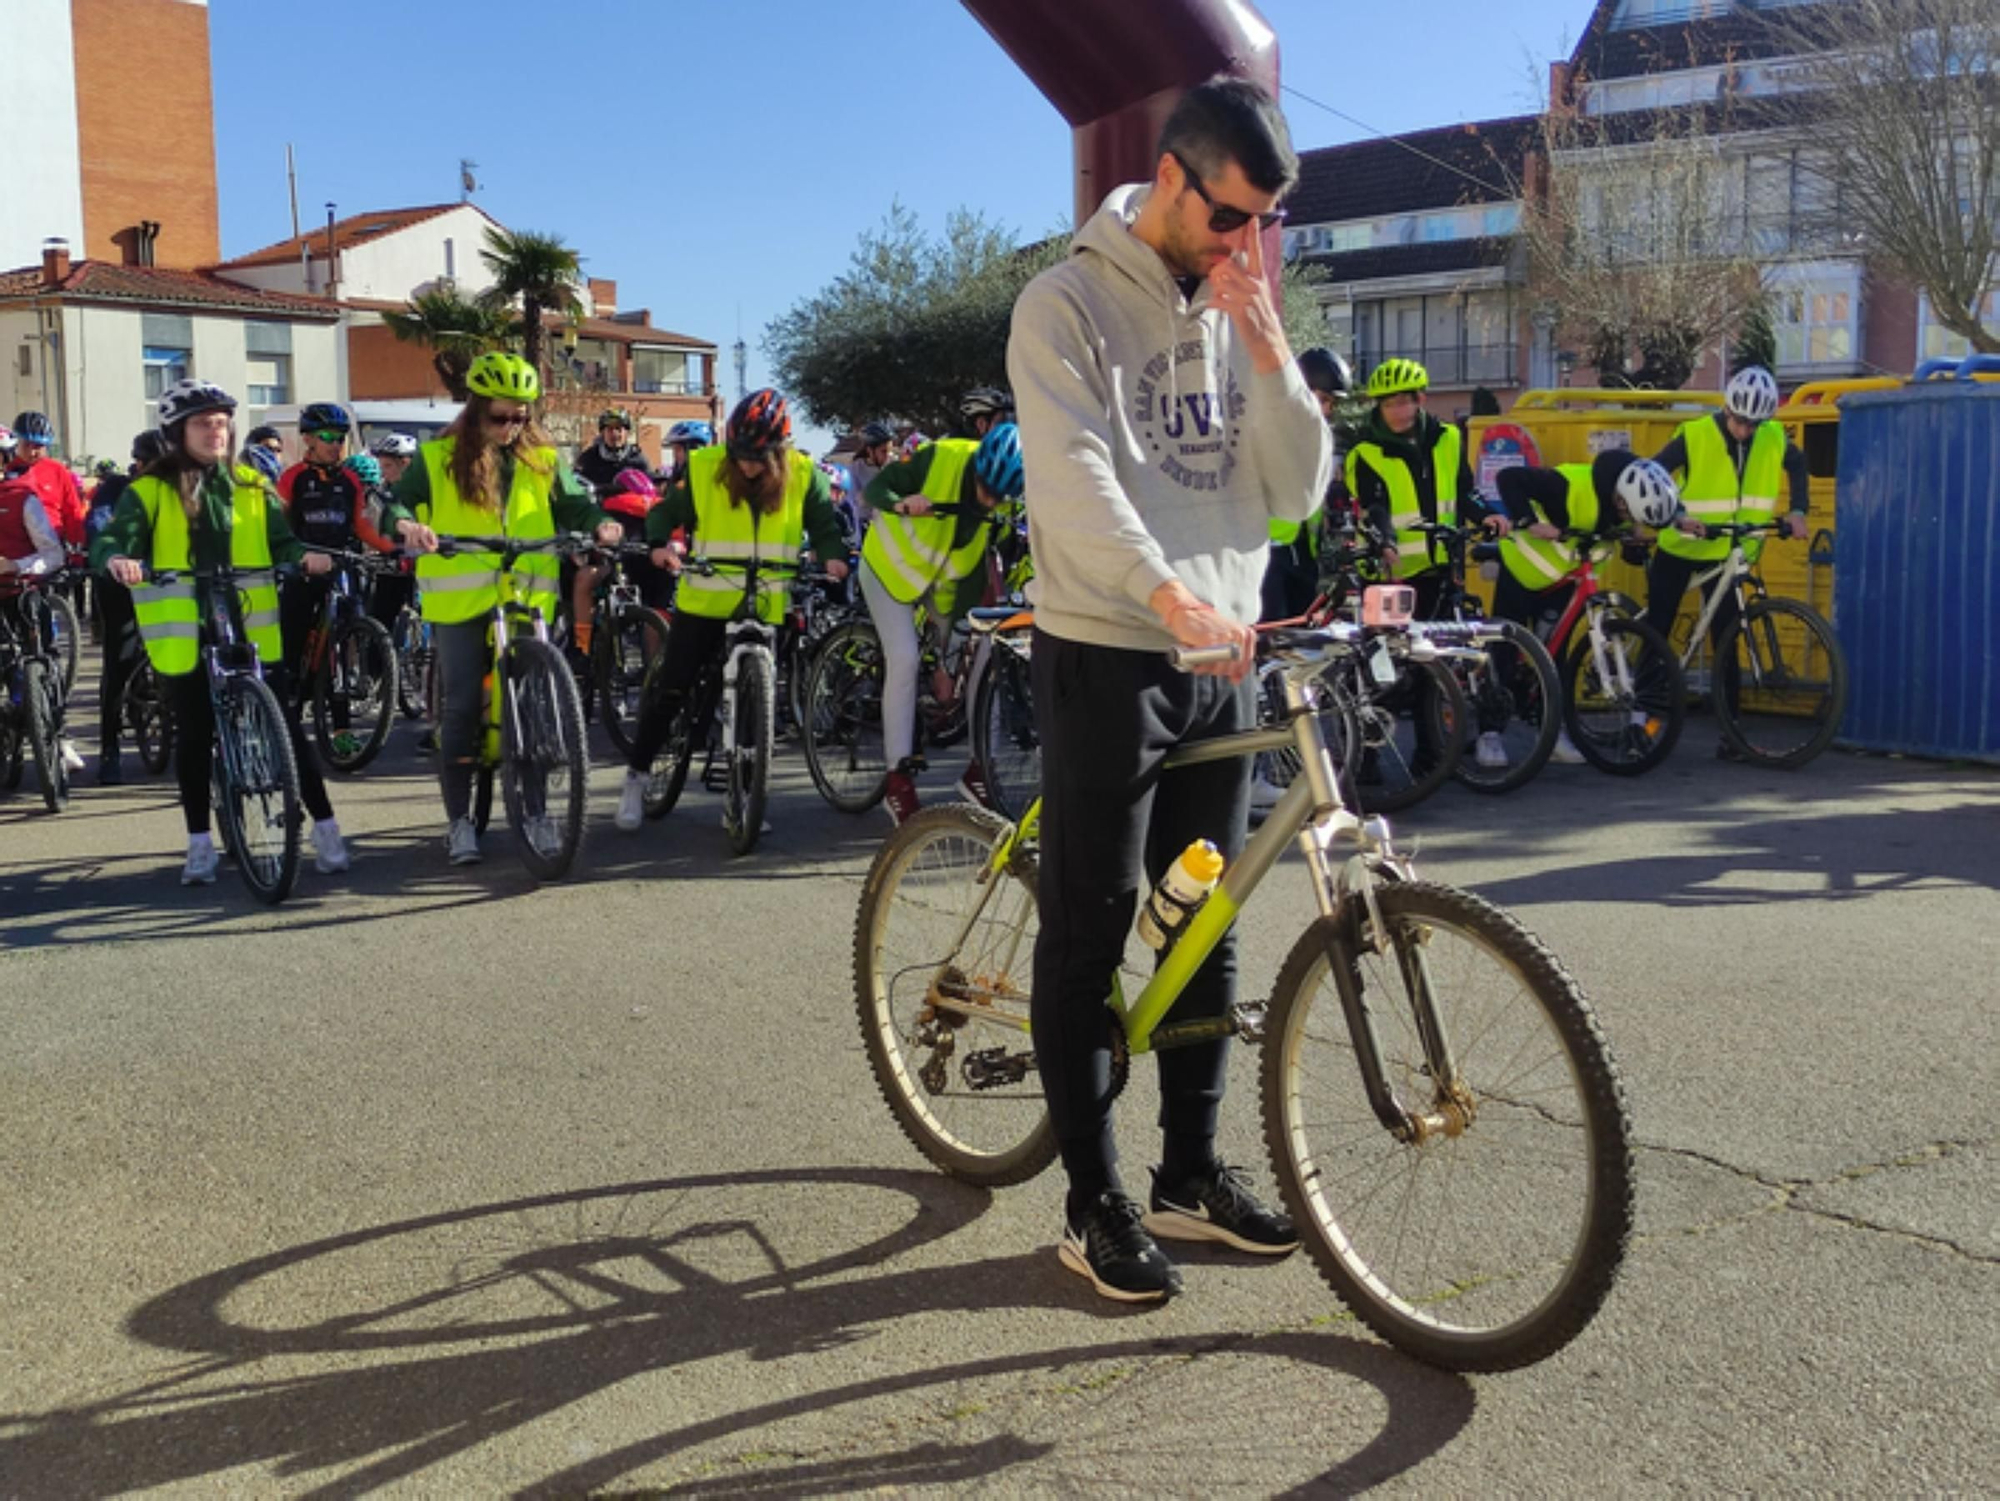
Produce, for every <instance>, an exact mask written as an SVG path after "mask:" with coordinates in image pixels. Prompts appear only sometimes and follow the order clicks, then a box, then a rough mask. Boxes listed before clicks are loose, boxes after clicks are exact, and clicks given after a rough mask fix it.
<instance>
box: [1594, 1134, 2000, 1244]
mask: <svg viewBox="0 0 2000 1501" xmlns="http://www.w3.org/2000/svg"><path fill="white" fill-rule="evenodd" d="M1993 1142H1994V1138H1992V1137H1984V1138H1977V1139H1958V1138H1952V1137H1945V1138H1941V1139H1939V1140H1937V1141H1927V1142H1924V1143H1923V1144H1922V1145H1921V1146H1917V1147H1913V1148H1911V1149H1910V1150H1908V1151H1906V1152H1901V1153H1898V1154H1897V1155H1896V1156H1894V1157H1890V1158H1888V1159H1886V1160H1884V1161H1880V1162H1857V1163H1853V1164H1851V1165H1849V1166H1847V1167H1843V1168H1837V1169H1835V1170H1834V1171H1833V1172H1831V1173H1828V1174H1826V1175H1824V1176H1822V1177H1818V1178H1777V1177H1773V1176H1772V1175H1770V1174H1769V1173H1764V1172H1760V1171H1758V1170H1757V1169H1755V1168H1748V1167H1741V1166H1738V1165H1737V1164H1736V1163H1733V1162H1727V1161H1725V1160H1723V1159H1722V1158H1720V1157H1717V1156H1715V1155H1714V1154H1713V1153H1709V1152H1703V1151H1700V1150H1697V1149H1696V1148H1694V1147H1676V1146H1669V1145H1667V1144H1665V1143H1663V1142H1645V1141H1642V1142H1637V1143H1635V1144H1634V1145H1635V1150H1637V1151H1638V1152H1641V1153H1646V1152H1653V1153H1657V1154H1659V1155H1661V1156H1664V1157H1679V1158H1683V1159H1685V1160H1687V1161H1690V1162H1699V1163H1701V1164H1703V1165H1704V1166H1707V1167H1712V1168H1716V1169H1718V1170H1720V1171H1722V1172H1725V1173H1728V1174H1729V1175H1730V1176H1732V1177H1735V1178H1739V1179H1741V1180H1743V1181H1744V1182H1746V1183H1755V1184H1756V1185H1758V1186H1759V1187H1760V1188H1765V1189H1768V1190H1770V1198H1769V1199H1768V1200H1766V1201H1765V1202H1764V1203H1762V1204H1759V1205H1757V1206H1756V1207H1755V1208H1752V1209H1746V1210H1744V1211H1742V1212H1741V1213H1740V1214H1729V1215H1723V1216H1722V1217H1720V1218H1719V1219H1714V1220H1708V1221H1704V1222H1702V1223H1700V1224H1695V1225H1684V1226H1681V1227H1680V1228H1678V1229H1675V1230H1671V1231H1662V1232H1655V1233H1653V1234H1650V1235H1635V1236H1633V1237H1632V1241H1633V1244H1634V1245H1638V1244H1642V1243H1644V1242H1646V1241H1651V1240H1660V1239H1665V1238H1667V1237H1668V1236H1692V1235H1708V1234H1711V1233H1713V1232H1714V1231H1717V1230H1721V1229H1725V1228H1727V1227H1729V1226H1732V1225H1739V1224H1743V1223H1745V1222H1746V1221H1748V1220H1752V1219H1755V1218H1757V1217H1758V1216H1760V1215H1765V1214H1769V1213H1771V1212H1772V1211H1774V1210H1780V1209H1790V1210H1793V1211H1796V1212H1797V1213H1799V1214H1805V1215H1810V1216H1812V1217H1813V1218H1815V1219H1822V1220H1831V1221H1832V1222H1834V1223H1835V1224H1838V1225H1845V1226H1846V1227H1848V1228H1849V1229H1851V1230H1867V1231H1871V1232H1873V1233H1875V1234H1877V1235H1888V1236H1893V1237H1895V1238H1896V1239H1898V1240H1907V1241H1911V1242H1914V1243H1915V1244H1917V1245H1920V1246H1925V1247H1927V1248H1929V1249H1931V1250H1934V1251H1945V1252H1948V1253H1950V1254H1951V1255H1954V1256H1957V1257H1959V1258H1961V1259H1963V1260H1966V1261H1971V1262H1975V1263H1978V1264H1981V1265H1985V1266H2000V1255H1991V1254H1988V1253H1987V1252H1984V1251H1975V1250H1973V1249H1971V1248H1970V1247H1968V1246H1964V1245H1961V1244H1960V1243H1959V1242H1957V1241H1955V1240H1953V1239H1952V1238H1951V1237H1950V1236H1947V1235H1934V1234H1931V1233H1929V1232H1927V1231H1922V1230H1910V1229H1907V1228H1905V1227H1903V1226H1900V1225H1886V1224H1883V1223H1881V1222H1880V1221H1878V1220H1872V1219H1869V1218H1868V1217H1867V1216H1866V1215H1862V1214H1857V1213H1853V1212H1850V1211H1846V1210H1839V1209H1829V1208H1826V1207H1824V1206H1822V1205H1818V1204H1811V1203H1807V1202H1805V1201H1804V1197H1803V1196H1804V1195H1806V1194H1809V1193H1811V1192H1812V1191H1813V1190H1814V1189H1816V1188H1825V1187H1828V1186H1830V1185H1834V1184H1840V1183H1853V1182H1858V1181H1859V1180H1861V1179H1863V1178H1871V1177H1873V1176H1875V1175H1876V1174H1877V1173H1887V1172H1895V1171H1898V1170H1901V1169H1908V1168H1921V1167H1928V1166H1930V1165H1931V1164H1932V1163H1935V1162H1942V1161H1944V1160H1946V1159H1947V1158H1951V1157H1956V1156H1959V1155H1961V1154H1964V1153H1967V1152H1975V1151H1979V1150H1981V1149H1983V1148H1986V1147H1990V1146H1992V1145H1993Z"/></svg>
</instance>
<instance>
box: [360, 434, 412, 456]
mask: <svg viewBox="0 0 2000 1501" xmlns="http://www.w3.org/2000/svg"><path fill="white" fill-rule="evenodd" d="M368 451H369V452H370V453H372V454H374V455H375V456H376V457H377V458H382V459H413V458H415V457H416V455H417V440H416V439H415V438H412V437H411V436H410V435H409V434H408V433H384V434H382V436H381V437H379V438H377V439H376V440H375V441H374V442H373V443H371V444H370V445H369V446H368Z"/></svg>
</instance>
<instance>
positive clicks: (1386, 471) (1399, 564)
mask: <svg viewBox="0 0 2000 1501" xmlns="http://www.w3.org/2000/svg"><path fill="white" fill-rule="evenodd" d="M1461 452H1462V448H1461V443H1460V439H1459V436H1458V429H1457V428H1455V427H1453V426H1452V425H1451V424H1450V423H1449V422H1446V423H1442V424H1440V426H1439V432H1438V440H1437V444H1436V446H1435V447H1433V448H1432V449H1431V478H1432V479H1433V480H1434V481H1435V482H1436V486H1437V524H1438V525H1439V526H1456V525H1458V465H1459V455H1460V453H1461ZM1358 464H1366V465H1367V466H1368V467H1369V468H1370V469H1373V470H1374V471H1375V472H1376V473H1377V474H1379V475H1381V476H1382V483H1383V484H1384V485H1385V486H1386V487H1387V488H1388V491H1389V525H1390V526H1391V527H1393V528H1394V529H1395V533H1396V538H1395V547H1396V577H1397V578H1399V579H1406V578H1414V577H1415V576H1416V575H1417V574H1420V573H1429V572H1430V571H1431V570H1432V569H1433V568H1437V567H1441V566H1442V565H1441V564H1440V563H1438V562H1435V561H1433V559H1432V558H1431V539H1430V538H1429V537H1426V536H1425V535H1424V534H1423V533H1422V532H1420V531H1417V530H1415V528H1416V527H1417V525H1418V524H1419V523H1420V522H1422V521H1423V520H1424V507H1423V502H1422V501H1421V500H1420V499H1419V498H1418V496H1417V480H1416V476H1415V475H1414V474H1412V473H1411V472H1410V466H1409V464H1408V463H1407V462H1406V461H1405V460H1403V459H1399V458H1397V457H1395V456H1394V455H1393V454H1391V453H1389V452H1388V451H1387V450H1386V449H1384V448H1383V447H1382V445H1381V444H1379V443H1371V442H1368V441H1366V440H1363V441H1362V442H1360V443H1357V444H1355V445H1354V447H1353V448H1351V449H1349V450H1348V453H1347V493H1348V494H1349V495H1359V494H1360V493H1361V491H1360V489H1359V487H1358V486H1357V484H1356V480H1357V478H1358V476H1357V474H1356V473H1355V467H1356V465H1358Z"/></svg>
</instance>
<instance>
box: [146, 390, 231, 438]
mask: <svg viewBox="0 0 2000 1501" xmlns="http://www.w3.org/2000/svg"><path fill="white" fill-rule="evenodd" d="M235 410H236V398H235V397H234V396H231V395H230V394H229V393H228V392H227V391H225V390H223V389H222V387H220V386H218V385H216V384H214V383H213V382H211V381H205V380H183V381H176V382H175V383H174V384H173V385H171V386H168V387H167V389H166V390H164V391H162V392H161V393H160V426H161V427H172V426H173V425H174V424H175V423H176V422H182V421H185V420H186V419H187V418H189V417H197V416H199V415H201V413H203V412H233V411H235Z"/></svg>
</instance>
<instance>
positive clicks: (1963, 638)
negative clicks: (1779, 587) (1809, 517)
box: [1834, 368, 2000, 762]
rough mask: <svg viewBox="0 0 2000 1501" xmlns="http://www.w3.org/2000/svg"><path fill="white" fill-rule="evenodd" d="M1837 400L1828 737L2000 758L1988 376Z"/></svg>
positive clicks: (1996, 397) (1992, 388)
mask: <svg viewBox="0 0 2000 1501" xmlns="http://www.w3.org/2000/svg"><path fill="white" fill-rule="evenodd" d="M1970 374H1971V369H1970V368H1966V369H1963V370H1962V371H1961V373H1960V378H1959V379H1956V380H1930V381H1925V382H1923V383H1921V384H1917V385H1909V386H1905V387H1903V388H1902V389H1900V390H1895V391H1861V392H1856V393H1855V394H1853V395H1851V396H1846V397H1843V398H1842V399H1841V402H1840V460H1839V476H1838V480H1837V482H1836V486H1835V490H1834V514H1835V516H1836V518H1837V524H1838V532H1839V537H1840V544H1839V547H1838V549H1837V556H1836V558H1835V560H1834V598H1835V599H1836V600H1838V601H1839V612H1838V614H1837V616H1836V618H1835V620H1834V629H1835V631H1836V633H1837V634H1838V635H1839V637H1840V644H1841V648H1842V650H1843V651H1844V652H1845V653H1846V655H1847V667H1848V677H1849V683H1850V687H1849V692H1848V699H1847V716H1846V719H1845V720H1844V721H1843V723H1842V725H1841V743H1843V744H1845V745H1849V746H1853V747H1856V748H1858V749H1862V750H1874V751H1903V752H1907V753H1909V754H1911V755H1920V756H1939V757H1949V758H1955V759H1973V760H1984V761H1996V762H2000V385H1995V384H1986V383H1975V382H1973V381H1972V380H1971V379H1970V378H1969V377H1970Z"/></svg>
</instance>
